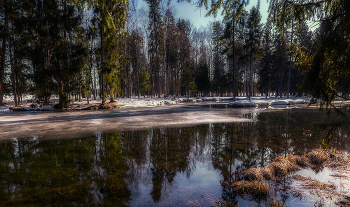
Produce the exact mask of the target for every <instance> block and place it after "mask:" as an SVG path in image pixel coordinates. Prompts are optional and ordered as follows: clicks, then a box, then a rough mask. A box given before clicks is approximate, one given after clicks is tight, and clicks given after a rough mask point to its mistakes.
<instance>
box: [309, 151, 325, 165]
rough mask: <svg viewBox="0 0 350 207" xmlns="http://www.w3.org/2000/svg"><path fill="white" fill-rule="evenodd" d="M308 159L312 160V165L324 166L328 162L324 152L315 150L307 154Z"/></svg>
mask: <svg viewBox="0 0 350 207" xmlns="http://www.w3.org/2000/svg"><path fill="white" fill-rule="evenodd" d="M306 157H307V158H308V159H309V160H310V163H311V164H314V165H322V164H323V163H324V162H325V161H327V160H328V156H327V155H326V152H325V151H324V150H313V151H311V152H309V153H307V154H306Z"/></svg>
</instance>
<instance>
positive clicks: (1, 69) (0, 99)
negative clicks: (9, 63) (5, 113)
mask: <svg viewBox="0 0 350 207" xmlns="http://www.w3.org/2000/svg"><path fill="white" fill-rule="evenodd" d="M6 40H7V38H6V36H4V37H3V38H2V48H1V65H0V106H3V105H4V74H5V52H6Z"/></svg>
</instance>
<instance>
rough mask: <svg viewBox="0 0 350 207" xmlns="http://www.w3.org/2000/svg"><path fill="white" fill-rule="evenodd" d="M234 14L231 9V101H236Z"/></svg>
mask: <svg viewBox="0 0 350 207" xmlns="http://www.w3.org/2000/svg"><path fill="white" fill-rule="evenodd" d="M235 16H236V12H235V10H234V9H233V15H232V78H233V87H232V97H233V101H236V79H235Z"/></svg>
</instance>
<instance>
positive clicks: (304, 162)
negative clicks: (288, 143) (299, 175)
mask: <svg viewBox="0 0 350 207" xmlns="http://www.w3.org/2000/svg"><path fill="white" fill-rule="evenodd" d="M288 160H290V161H291V162H293V163H294V164H296V165H299V166H300V167H307V166H310V161H309V159H308V158H307V157H306V156H298V155H289V156H288Z"/></svg>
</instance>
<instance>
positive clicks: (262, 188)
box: [231, 180, 273, 199]
mask: <svg viewBox="0 0 350 207" xmlns="http://www.w3.org/2000/svg"><path fill="white" fill-rule="evenodd" d="M231 187H233V190H234V191H236V192H238V193H239V194H241V195H250V196H252V197H253V198H255V199H259V198H260V199H263V198H267V197H268V196H269V195H270V194H271V193H272V191H273V189H272V188H271V186H270V185H269V184H268V183H267V182H266V181H262V180H254V181H244V180H243V181H237V182H234V183H232V185H231Z"/></svg>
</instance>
